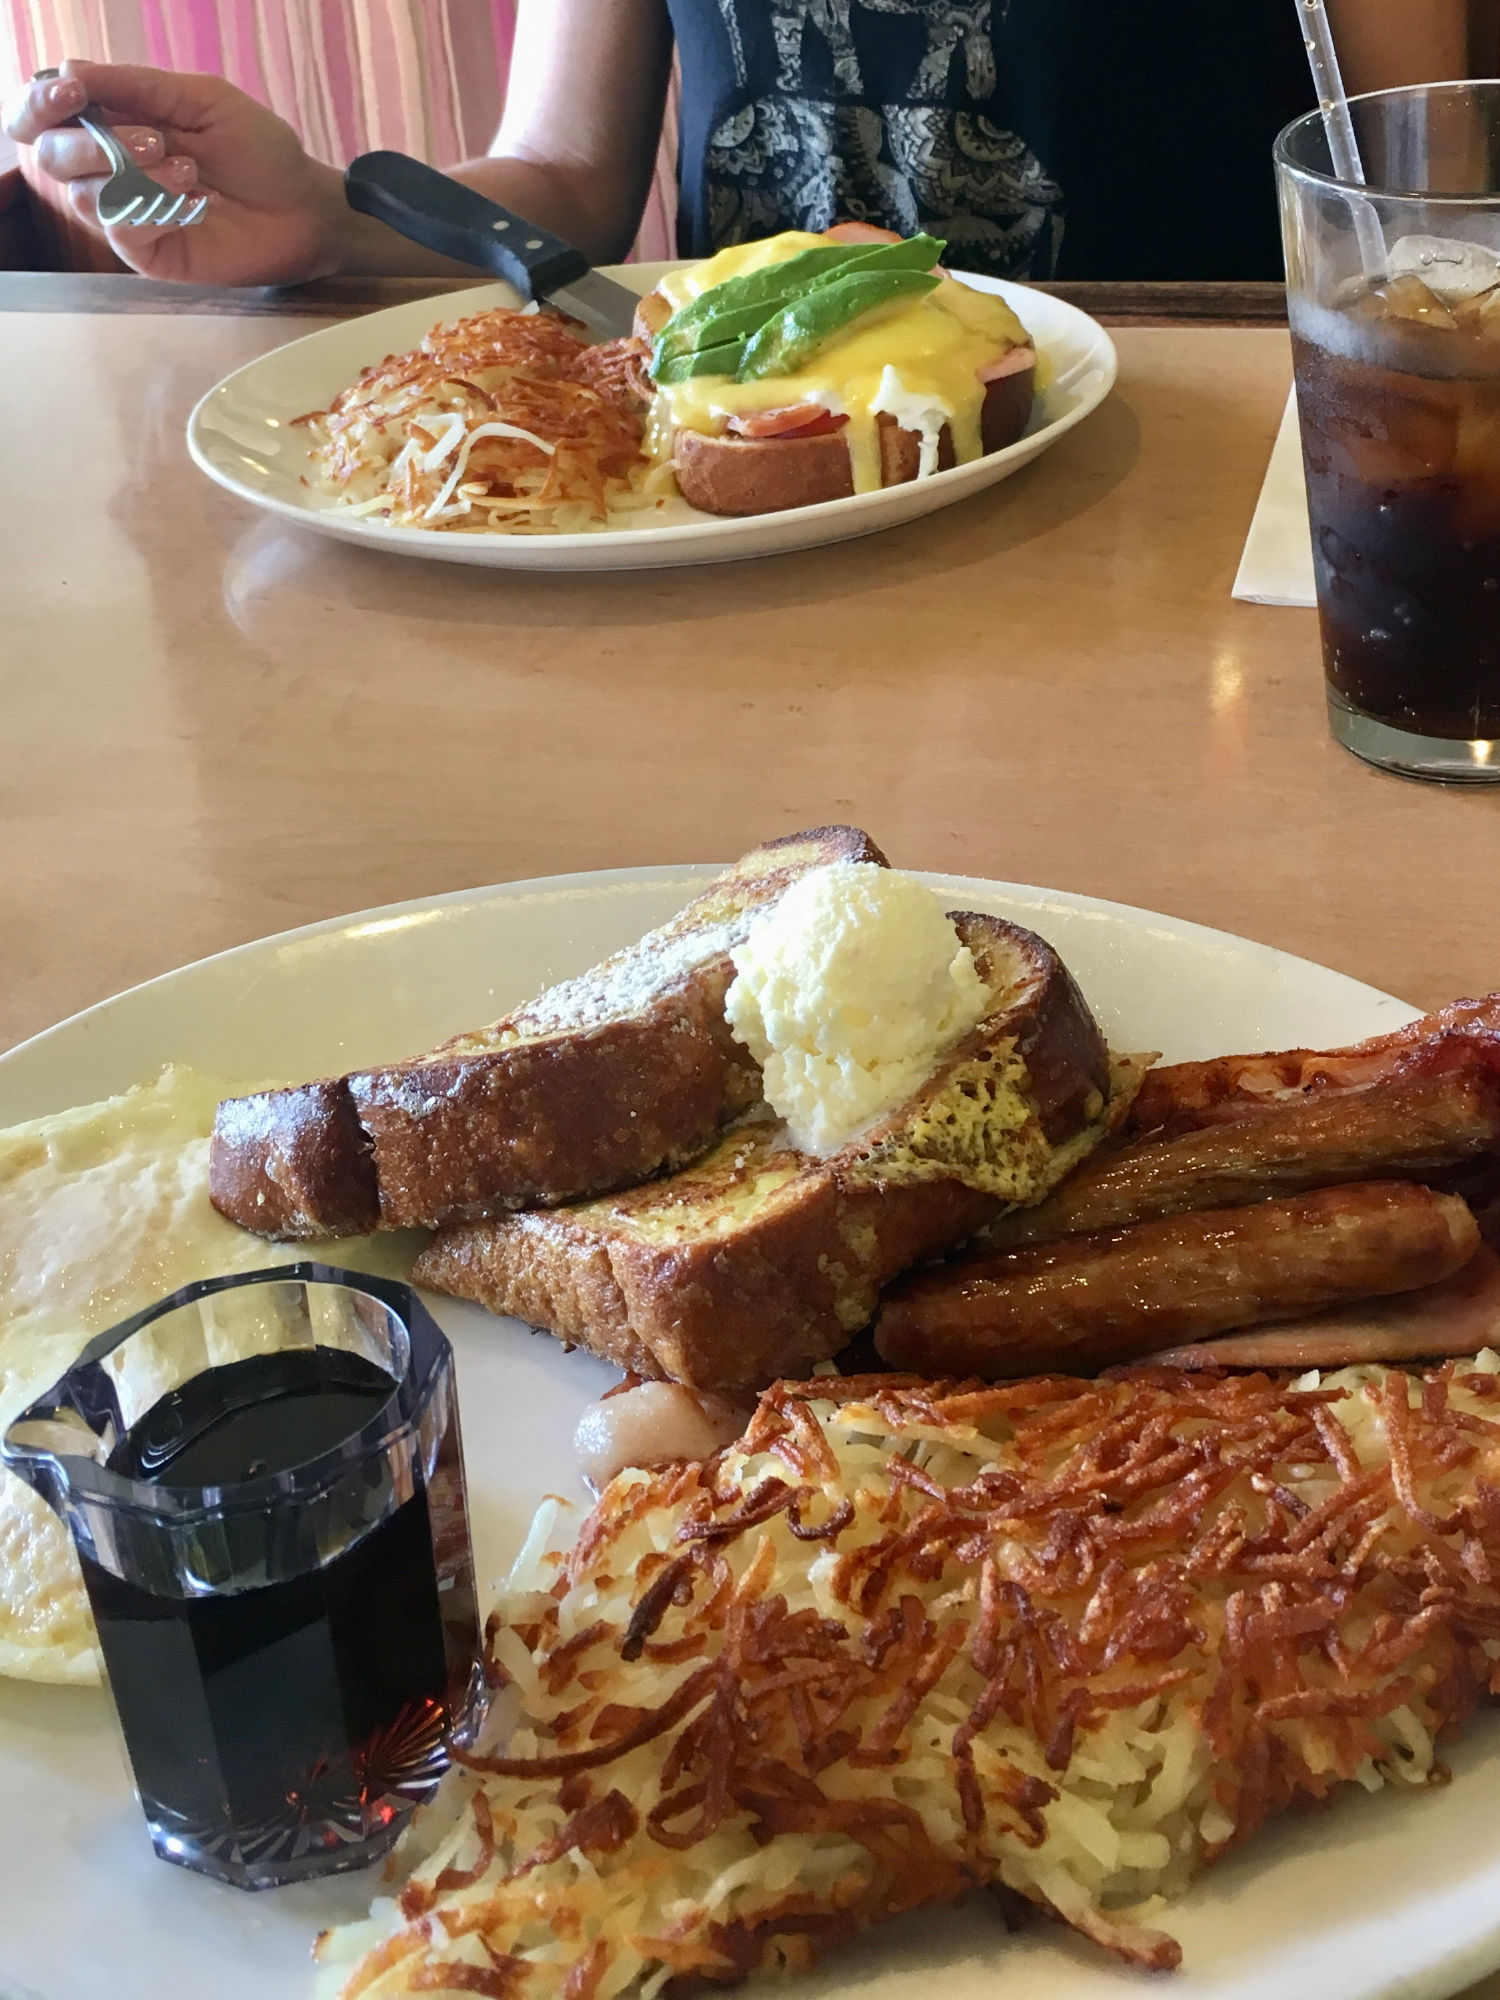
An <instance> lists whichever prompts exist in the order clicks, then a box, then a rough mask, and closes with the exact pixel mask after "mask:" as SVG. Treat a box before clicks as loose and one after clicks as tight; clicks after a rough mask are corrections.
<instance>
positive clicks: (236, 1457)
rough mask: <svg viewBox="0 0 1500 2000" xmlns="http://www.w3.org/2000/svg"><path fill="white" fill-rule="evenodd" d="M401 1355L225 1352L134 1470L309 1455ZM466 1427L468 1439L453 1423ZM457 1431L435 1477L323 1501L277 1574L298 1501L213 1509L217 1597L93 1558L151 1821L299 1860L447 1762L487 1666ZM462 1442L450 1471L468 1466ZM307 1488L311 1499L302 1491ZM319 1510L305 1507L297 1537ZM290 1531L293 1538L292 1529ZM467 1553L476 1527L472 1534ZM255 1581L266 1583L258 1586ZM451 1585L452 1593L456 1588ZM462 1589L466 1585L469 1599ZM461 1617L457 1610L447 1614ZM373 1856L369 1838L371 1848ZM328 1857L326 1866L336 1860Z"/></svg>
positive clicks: (224, 1848) (225, 1855) (113, 1680)
mask: <svg viewBox="0 0 1500 2000" xmlns="http://www.w3.org/2000/svg"><path fill="white" fill-rule="evenodd" d="M393 1387H394V1384H393V1382H392V1380H391V1378H390V1376H389V1375H387V1374H386V1373H385V1372H384V1371H383V1370H382V1369H380V1368H378V1367H375V1366H374V1365H373V1364H372V1363H370V1362H368V1361H366V1360H364V1359H362V1358H361V1357H359V1356H357V1355H352V1354H348V1353H344V1352H341V1351H339V1350H336V1349H332V1348H317V1349H315V1350H307V1349H303V1350H294V1351H289V1352H282V1353H273V1354H266V1355H260V1356H256V1357H255V1358H253V1359H251V1360H248V1361H242V1362H237V1363H234V1364H232V1365H231V1366H228V1367H224V1368H215V1369H210V1370H208V1371H207V1372H206V1373H204V1374H202V1375H200V1376H198V1377H196V1378H195V1379H194V1380H193V1381H191V1382H189V1383H188V1384H187V1385H186V1386H185V1387H184V1388H183V1389H181V1390H179V1391H176V1392H174V1393H173V1394H172V1395H170V1396H168V1397H164V1398H163V1399H162V1401H161V1402H159V1403H157V1404H156V1405H155V1406H154V1407H153V1409H151V1410H150V1411H149V1412H148V1413H147V1414H146V1416H145V1417H143V1418H142V1419H141V1421H140V1422H139V1423H137V1424H136V1425H135V1426H134V1427H133V1428H132V1429H131V1430H130V1431H129V1432H128V1433H127V1434H126V1435H125V1436H124V1437H123V1438H122V1439H121V1440H120V1442H119V1443H118V1444H117V1445H116V1447H115V1449H114V1451H113V1452H112V1453H111V1455H110V1458H109V1467H110V1469H111V1470H112V1471H114V1472H118V1473H120V1474H122V1475H123V1476H124V1477H126V1478H129V1479H138V1480H145V1481H147V1482H149V1483H152V1484H156V1485H160V1486H164V1487H203V1486H221V1487H222V1486H229V1485H232V1484H234V1483H235V1482H237V1481H240V1480H243V1479H249V1478H257V1477H260V1476H261V1475H263V1474H266V1473H275V1472H281V1471H286V1470H289V1469H291V1468H292V1467H295V1466H299V1465H303V1464H305V1463H306V1462H307V1461H308V1460H309V1459H312V1458H315V1457H317V1456H318V1455H319V1454H320V1453H322V1452H325V1451H327V1450H329V1449H331V1448H332V1447H334V1446H336V1445H338V1444H340V1443H342V1442H343V1440H344V1439H346V1438H348V1437H350V1436H352V1435H353V1434H354V1433H355V1432H357V1431H358V1430H359V1429H360V1428H361V1426H362V1425H364V1424H365V1423H367V1422H369V1420H370V1419H371V1418H372V1417H374V1416H375V1415H376V1414H377V1413H378V1412H379V1410H380V1409H381V1406H382V1405H383V1404H384V1403H385V1402H386V1401H387V1400H388V1399H389V1397H390V1395H391V1393H392V1390H393ZM450 1442H451V1441H450ZM444 1459H445V1454H444V1453H443V1452H441V1451H440V1454H439V1462H438V1468H437V1472H436V1473H435V1475H434V1485H435V1486H436V1487H437V1488H438V1489H439V1496H438V1501H437V1504H436V1505H435V1506H433V1507H431V1508H430V1507H429V1493H428V1489H427V1487H426V1486H425V1485H423V1484H421V1483H420V1482H418V1483H417V1485H416V1488H415V1491H413V1492H412V1494H411V1496H410V1497H409V1498H408V1499H406V1500H405V1501H404V1502H402V1503H401V1504H400V1505H398V1506H396V1507H395V1508H394V1509H393V1511H391V1512H390V1513H388V1514H386V1516H385V1518H384V1519H377V1520H376V1523H375V1525H374V1526H366V1525H365V1524H364V1522H363V1520H362V1519H361V1513H362V1511H367V1512H368V1513H369V1514H370V1515H372V1516H374V1515H376V1514H378V1512H379V1501H378V1497H372V1489H375V1488H378V1487H379V1485H380V1482H381V1480H382V1479H383V1477H384V1476H385V1474H384V1462H383V1460H381V1459H379V1458H378V1457H377V1458H375V1459H374V1460H373V1461H372V1463H371V1465H369V1466H367V1467H364V1468H361V1471H360V1473H359V1475H358V1478H357V1482H356V1484H357V1490H356V1491H355V1492H353V1493H352V1494H351V1495H350V1496H349V1498H348V1500H347V1502H346V1501H345V1500H344V1499H343V1498H342V1496H341V1498H340V1500H339V1503H338V1504H337V1505H336V1506H335V1507H334V1509H333V1510H332V1513H331V1515H330V1514H328V1513H325V1515H324V1516H323V1517H322V1519H321V1522H320V1526H319V1531H318V1532H319V1534H320V1535H321V1536H322V1537H323V1538H324V1540H325V1543H326V1540H327V1538H328V1536H329V1533H330V1529H331V1530H332V1538H333V1541H334V1545H335V1546H338V1545H339V1544H341V1543H342V1542H343V1541H344V1540H345V1539H346V1537H347V1538H348V1545H347V1546H343V1547H341V1551H340V1552H339V1553H337V1554H334V1555H333V1556H332V1558H331V1559H330V1560H327V1561H324V1562H321V1563H320V1562H319V1550H318V1548H317V1547H315V1546H312V1545H309V1546H308V1547H307V1548H306V1549H305V1550H304V1551H302V1552H301V1555H300V1557H294V1559H293V1560H291V1561H288V1560H287V1559H286V1557H285V1555H283V1557H282V1559H281V1561H280V1562H279V1563H277V1565H276V1566H277V1567H278V1568H282V1569H286V1570H296V1569H301V1570H302V1572H303V1573H301V1574H292V1575H290V1577H289V1580H287V1581H277V1582H271V1583H266V1582H264V1581H250V1582H249V1583H248V1585H244V1578H243V1577H241V1576H237V1575H236V1574H235V1564H236V1561H237V1559H239V1560H244V1561H245V1562H246V1564H247V1567H248V1570H249V1574H250V1575H251V1577H255V1576H263V1575H264V1573H265V1568H266V1558H267V1551H268V1549H269V1550H273V1551H274V1549H275V1545H276V1538H277V1536H278V1535H279V1534H280V1533H281V1527H280V1525H278V1526H277V1527H276V1528H275V1529H274V1530H273V1529H272V1527H271V1526H270V1525H269V1523H270V1521H271V1519H272V1518H273V1514H274V1509H275V1507H276V1506H278V1505H280V1506H286V1505H287V1503H286V1502H284V1501H281V1502H277V1501H272V1502H271V1503H270V1508H269V1509H268V1513H267V1515H266V1516H263V1517H258V1518H257V1519H256V1520H255V1521H254V1522H252V1523H251V1524H249V1525H248V1527H247V1528H246V1529H245V1530H244V1531H243V1533H241V1534H240V1538H239V1541H238V1543H237V1542H236V1541H235V1539H234V1534H235V1532H237V1531H225V1530H222V1529H221V1530H218V1531H215V1530H213V1529H210V1530H209V1531H208V1532H207V1534H206V1535H205V1538H204V1556H205V1567H206V1569H208V1570H209V1571H211V1572H212V1574H211V1575H210V1578H209V1580H210V1581H211V1583H212V1587H213V1590H214V1593H215V1594H213V1595H206V1596H182V1595H175V1594H172V1595H169V1594H156V1593H154V1592H152V1591H151V1590H150V1589H147V1588H143V1587H142V1586H141V1585H140V1584H139V1583H137V1582H133V1581H124V1580H122V1579H121V1578H120V1577H119V1576H116V1575H115V1574H113V1573H112V1572H111V1571H110V1570H108V1569H105V1568H104V1567H102V1566H101V1565H100V1564H99V1563H97V1562H95V1561H93V1560H90V1559H89V1558H87V1557H85V1558H84V1559H83V1570H84V1580H85V1582H86V1583H87V1585H88V1591H89V1597H90V1600H91V1602H92V1605H93V1609H94V1617H95V1620H96V1622H97V1624H98V1627H99V1640H100V1645H101V1647H102V1649H103V1653H104V1658H105V1663H106V1666H107V1668H108V1673H109V1681H110V1687H111V1691H112V1693H113V1695H114V1698H115V1702H116V1704H117V1706H118V1708H119V1712H120V1720H121V1724H122V1727H123V1730H124V1734H125V1740H126V1745H127V1748H128V1750H129V1753H130V1759H131V1763H132V1766H133V1768H134V1773H135V1779H136V1784H137V1787H138V1789H139V1791H140V1794H141V1800H142V1804H143V1805H144V1807H145V1809H146V1814H147V1817H148V1819H149V1820H150V1821H151V1822H152V1825H153V1828H154V1829H155V1830H156V1833H157V1836H158V1843H159V1844H161V1840H162V1837H163V1836H165V1837H166V1845H167V1847H168V1850H169V1851H172V1852H177V1853H180V1854H181V1857H182V1858H183V1859H190V1858H192V1857H193V1856H194V1855H203V1856H208V1855H212V1856H214V1857H216V1858H217V1860H218V1863H219V1866H220V1868H221V1869H227V1870H228V1871H229V1872H236V1873H238V1872H239V1871H240V1870H244V1871H245V1879H247V1880H266V1881H269V1880H275V1879H287V1877H288V1876H289V1875H290V1874H295V1873H296V1872H297V1866H296V1864H297V1860H298V1857H300V1856H307V1857H308V1858H309V1860H310V1861H311V1860H312V1859H313V1858H314V1857H326V1855H327V1854H328V1852H329V1851H330V1850H332V1849H334V1848H336V1847H339V1846H341V1845H348V1846H349V1847H350V1849H351V1853H350V1859H351V1862H352V1861H353V1860H354V1859H355V1858H356V1855H357V1849H358V1844H359V1843H361V1842H368V1840H369V1839H370V1838H371V1836H372V1835H374V1836H378V1835H379V1834H380V1833H381V1831H382V1830H383V1829H384V1828H385V1827H393V1826H394V1825H395V1823H396V1821H397V1820H398V1819H399V1818H400V1817H401V1816H402V1814H403V1812H404V1810H405V1808H406V1807H408V1806H410V1805H412V1804H414V1803H416V1802H417V1801H418V1800H420V1799H421V1798H422V1797H424V1796H425V1795H426V1793H427V1792H428V1791H429V1790H430V1789H431V1786H432V1785H433V1783H435V1781H436V1779H437V1778H438V1777H439V1776H440V1775H441V1773H442V1770H443V1769H444V1767H445V1765H446V1761H447V1758H446V1749H445V1741H444V1739H445V1734H446V1732H447V1730H448V1727H449V1723H450V1711H451V1710H453V1709H461V1708H462V1704H463V1702H464V1698H465V1695H466V1693H467V1690H468V1684H469V1679H470V1675H471V1673H472V1669H473V1653H474V1630H475V1621H474V1611H473V1594H472V1578H471V1577H469V1576H468V1575H467V1572H466V1571H465V1572H464V1573H463V1574H460V1575H456V1576H451V1577H449V1578H448V1579H447V1582H448V1585H449V1587H448V1588H447V1589H445V1590H443V1591H441V1592H440V1589H439V1578H438V1573H437V1558H436V1557H435V1553H434V1534H433V1515H434V1514H442V1512H443V1511H444V1510H443V1507H442V1504H441V1489H442V1485H443V1479H444V1473H445V1463H444ZM456 1459H457V1453H456V1447H455V1448H454V1450H453V1452H452V1455H451V1459H450V1460H449V1463H448V1466H447V1470H448V1472H449V1473H450V1474H451V1473H452V1472H454V1471H456ZM293 1504H294V1506H295V1505H296V1504H298V1503H293ZM307 1525H308V1524H307V1518H306V1517H304V1520H303V1521H301V1522H298V1521H295V1520H289V1521H288V1522H287V1523H286V1524H285V1527H286V1530H287V1532H288V1533H290V1534H291V1535H292V1536H293V1537H294V1544H293V1546H295V1537H296V1535H297V1534H298V1533H299V1532H304V1531H305V1530H306V1529H307ZM283 1546H284V1545H283ZM464 1546H465V1551H466V1548H467V1544H466V1541H465V1544H464ZM242 1585H244V1587H242ZM440 1597H441V1602H440ZM459 1599H462V1601H461V1602H460V1601H457V1600H459ZM445 1627H446V1629H445ZM358 1858H363V1857H362V1856H360V1857H358ZM322 1865H323V1866H324V1867H326V1865H327V1862H326V1858H325V1859H323V1861H322Z"/></svg>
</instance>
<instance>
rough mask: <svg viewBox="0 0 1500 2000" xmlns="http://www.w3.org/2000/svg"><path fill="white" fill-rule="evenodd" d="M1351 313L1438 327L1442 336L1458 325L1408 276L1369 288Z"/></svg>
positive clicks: (1391, 279)
mask: <svg viewBox="0 0 1500 2000" xmlns="http://www.w3.org/2000/svg"><path fill="white" fill-rule="evenodd" d="M1413 240H1414V239H1412V238H1411V237H1406V238H1404V239H1403V241H1405V242H1411V241H1413ZM1354 310H1355V311H1356V312H1357V313H1360V314H1361V315H1363V316H1364V317H1365V318H1367V319H1401V320H1410V321H1415V322H1416V323H1417V324H1418V325H1419V326H1435V327H1439V328H1441V329H1442V330H1443V331H1444V332H1445V333H1451V332H1452V331H1453V329H1454V328H1455V327H1456V326H1457V324H1458V322H1457V320H1455V319H1454V317H1453V315H1452V313H1451V312H1449V310H1448V308H1447V307H1446V306H1445V305H1444V304H1443V302H1442V301H1441V299H1439V298H1437V297H1436V296H1435V295H1434V293H1433V292H1432V290H1431V288H1430V287H1429V286H1427V285H1425V284H1424V283H1423V282H1422V280H1421V279H1420V278H1418V277H1414V276H1412V275H1410V274H1408V275H1407V276H1405V277H1400V278H1388V279H1387V280H1386V282H1385V283H1384V284H1382V285H1372V286H1371V287H1370V289H1369V291H1368V292H1366V293H1365V296H1364V297H1363V298H1362V299H1361V300H1360V302H1359V304H1358V305H1357V306H1356V307H1355V308H1354Z"/></svg>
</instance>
